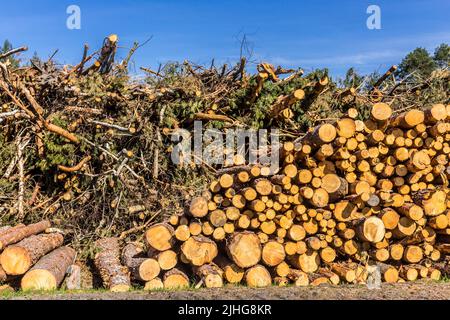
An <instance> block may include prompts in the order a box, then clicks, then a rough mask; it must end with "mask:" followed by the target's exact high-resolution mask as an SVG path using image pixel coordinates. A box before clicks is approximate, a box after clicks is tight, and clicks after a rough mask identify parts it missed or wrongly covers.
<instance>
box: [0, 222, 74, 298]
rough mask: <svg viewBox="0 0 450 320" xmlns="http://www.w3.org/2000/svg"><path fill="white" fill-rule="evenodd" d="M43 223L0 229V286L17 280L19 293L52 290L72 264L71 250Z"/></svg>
mask: <svg viewBox="0 0 450 320" xmlns="http://www.w3.org/2000/svg"><path fill="white" fill-rule="evenodd" d="M50 227H51V225H50V222H49V221H47V220H43V221H40V222H38V223H35V224H29V225H23V224H19V225H16V226H14V227H10V226H6V227H1V228H0V252H1V255H0V284H2V283H14V282H17V280H20V287H21V288H22V290H54V289H57V288H59V287H60V285H61V284H62V283H63V280H64V277H65V275H66V271H67V270H68V268H69V267H70V266H71V265H72V264H73V263H74V260H75V250H73V249H72V248H70V247H66V246H63V242H64V237H63V235H62V234H61V233H59V232H54V231H55V230H54V229H52V228H50Z"/></svg>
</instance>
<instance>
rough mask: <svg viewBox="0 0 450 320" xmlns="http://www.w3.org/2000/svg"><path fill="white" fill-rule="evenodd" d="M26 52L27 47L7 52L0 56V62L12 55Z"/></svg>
mask: <svg viewBox="0 0 450 320" xmlns="http://www.w3.org/2000/svg"><path fill="white" fill-rule="evenodd" d="M27 50H28V47H20V48H16V49H12V50H10V51H8V52H5V53H2V54H0V60H1V59H5V58H7V57H9V56H10V55H13V54H16V53H19V52H22V51H27Z"/></svg>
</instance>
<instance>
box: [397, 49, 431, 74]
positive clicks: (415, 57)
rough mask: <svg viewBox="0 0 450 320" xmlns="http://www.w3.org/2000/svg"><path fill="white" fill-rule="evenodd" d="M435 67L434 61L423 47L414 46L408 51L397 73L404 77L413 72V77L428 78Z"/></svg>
mask: <svg viewBox="0 0 450 320" xmlns="http://www.w3.org/2000/svg"><path fill="white" fill-rule="evenodd" d="M435 69H436V62H435V61H434V60H433V58H432V57H431V56H430V54H429V53H428V51H427V50H426V49H425V48H416V49H414V51H412V52H410V53H408V54H407V55H406V57H405V58H404V59H403V60H402V62H401V63H400V65H399V68H398V73H397V74H398V75H399V76H400V77H405V76H407V75H409V74H411V73H413V72H414V77H421V78H428V77H429V76H430V75H431V73H432V72H433V70H435Z"/></svg>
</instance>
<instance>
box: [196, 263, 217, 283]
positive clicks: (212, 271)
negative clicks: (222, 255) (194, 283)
mask: <svg viewBox="0 0 450 320" xmlns="http://www.w3.org/2000/svg"><path fill="white" fill-rule="evenodd" d="M194 273H195V274H196V275H197V276H198V277H199V278H200V279H201V281H202V282H203V284H204V285H205V287H206V288H221V287H223V278H222V274H223V271H222V270H221V269H220V268H219V267H218V266H217V265H215V264H213V263H209V264H204V265H202V266H199V267H194Z"/></svg>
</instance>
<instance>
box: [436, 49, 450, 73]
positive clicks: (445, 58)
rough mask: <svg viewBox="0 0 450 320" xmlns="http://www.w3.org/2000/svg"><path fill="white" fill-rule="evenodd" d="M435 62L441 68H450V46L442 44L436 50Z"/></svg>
mask: <svg viewBox="0 0 450 320" xmlns="http://www.w3.org/2000/svg"><path fill="white" fill-rule="evenodd" d="M433 59H434V61H435V62H436V64H437V65H438V66H439V68H448V67H449V66H450V46H449V45H448V44H446V43H442V44H441V45H440V46H438V47H437V48H436V49H435V50H434V56H433Z"/></svg>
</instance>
